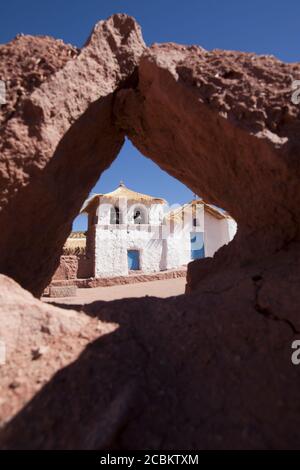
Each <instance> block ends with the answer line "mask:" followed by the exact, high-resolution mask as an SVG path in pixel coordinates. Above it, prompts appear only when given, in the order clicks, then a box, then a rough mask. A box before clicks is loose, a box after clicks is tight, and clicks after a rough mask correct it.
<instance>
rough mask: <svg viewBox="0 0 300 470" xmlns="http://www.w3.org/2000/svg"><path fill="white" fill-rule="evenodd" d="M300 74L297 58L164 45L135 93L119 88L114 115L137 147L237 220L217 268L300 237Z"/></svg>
mask: <svg viewBox="0 0 300 470" xmlns="http://www.w3.org/2000/svg"><path fill="white" fill-rule="evenodd" d="M299 77H300V65H299V64H284V63H282V62H280V61H279V60H277V59H275V58H274V57H272V56H256V55H254V54H245V53H240V52H227V51H219V50H216V51H212V52H208V51H205V50H204V49H201V48H199V47H194V46H191V47H184V46H178V45H176V44H162V45H154V46H153V47H151V48H150V49H148V50H147V51H146V52H145V53H144V54H143V56H142V58H141V61H140V65H139V84H138V87H137V89H136V90H132V89H131V90H121V91H120V92H119V94H118V101H117V106H116V108H115V113H116V116H117V117H118V119H119V123H120V126H121V127H122V128H123V129H124V130H125V132H126V133H127V135H128V136H129V137H130V139H131V140H132V142H133V144H134V145H135V146H136V147H137V148H138V149H139V150H140V151H141V152H142V153H143V154H144V155H146V156H147V157H150V158H151V159H152V160H154V161H155V162H156V163H157V164H158V165H159V166H160V167H161V168H162V169H164V170H165V171H167V172H168V173H170V174H171V175H172V176H174V177H175V178H177V179H179V180H180V181H182V182H183V183H185V184H186V185H187V186H189V187H190V188H191V189H192V190H193V191H194V192H195V193H196V194H199V195H201V196H202V197H203V198H204V199H206V200H207V201H209V202H210V203H213V204H217V205H219V206H221V207H223V208H225V209H227V210H228V211H229V212H230V214H231V215H232V216H233V217H234V218H235V219H236V220H237V222H238V227H239V231H238V235H237V237H236V240H235V242H234V243H233V244H232V246H231V247H230V251H227V249H226V250H222V255H221V256H222V260H221V261H220V262H221V264H224V262H225V261H226V260H225V258H226V257H228V258H229V263H230V264H232V262H234V261H235V260H236V261H239V262H240V260H241V259H242V262H243V263H248V262H252V261H253V260H254V258H255V257H256V259H257V258H258V259H260V258H261V257H262V256H265V255H267V254H269V253H274V252H275V251H276V250H278V249H280V248H281V247H283V246H285V245H286V244H287V243H289V242H291V241H292V240H299V235H300V234H299V230H298V227H299V222H300V215H299V214H300V212H299V205H300V193H299V191H298V181H299V170H300V166H299V161H300V160H299V157H300V146H299V132H300V119H299V118H300V108H299V106H298V105H295V104H293V103H292V102H291V97H292V80H293V79H296V78H299ZM226 252H227V254H226ZM217 260H218V256H217ZM208 263H209V261H208V262H206V264H208ZM198 265H199V263H198V262H196V263H195V266H193V267H192V269H193V270H194V271H195V270H196V267H197V266H198ZM202 266H203V263H202V262H201V263H200V266H199V269H201V267H202Z"/></svg>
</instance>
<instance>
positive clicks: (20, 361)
mask: <svg viewBox="0 0 300 470" xmlns="http://www.w3.org/2000/svg"><path fill="white" fill-rule="evenodd" d="M291 254H292V257H291V258H290V259H289V255H291ZM293 256H294V254H293V252H292V253H291V252H289V251H288V252H287V256H286V255H285V256H284V257H283V258H282V255H277V258H276V259H273V260H272V262H271V261H270V265H269V266H268V268H266V269H265V271H264V272H257V271H256V270H255V269H253V268H252V269H250V268H249V267H248V268H244V270H243V272H241V270H240V269H238V270H232V271H227V274H224V273H220V275H218V274H215V276H214V278H210V279H209V280H208V279H207V280H206V281H203V282H202V286H201V288H199V290H198V291H196V292H194V293H193V294H189V295H185V296H179V297H174V298H169V299H163V300H162V299H156V298H147V297H145V298H144V299H127V300H125V299H124V300H119V301H114V302H95V303H93V304H90V305H87V306H84V309H85V313H86V314H88V315H90V318H91V322H93V321H96V320H97V321H99V324H98V327H100V331H98V332H97V331H96V325H95V323H94V324H93V323H91V324H88V325H87V326H86V327H85V333H84V336H86V337H87V338H88V339H89V340H90V341H92V340H93V339H95V338H97V339H96V340H95V341H94V342H91V343H90V344H89V345H88V346H87V347H86V349H85V350H84V351H83V352H82V353H81V354H80V355H79V357H78V359H77V360H76V361H75V362H72V363H71V364H69V365H67V366H66V367H65V368H63V369H61V370H60V371H58V372H57V373H56V374H55V375H53V376H52V378H50V380H49V381H48V383H47V384H45V385H44V386H43V388H42V389H41V390H40V391H39V392H38V393H36V395H35V396H34V397H33V399H32V400H31V401H29V402H28V403H27V405H26V406H25V407H24V408H23V409H22V410H21V411H20V412H19V413H18V414H17V415H16V416H15V417H14V418H13V419H11V420H10V422H8V424H7V425H6V426H5V427H4V428H3V430H2V432H1V433H0V447H1V448H4V449H6V448H9V449H18V448H25V449H74V448H75V449H106V450H107V449H123V450H124V449H172V450H174V449H177V450H180V449H181V450H182V449H186V450H187V449H228V448H236V449H272V448H273V449H280V448H281V449H287V448H290V449H295V448H299V432H298V431H299V425H300V410H299V399H298V397H299V387H300V376H299V370H298V368H297V366H294V365H293V364H292V362H291V354H292V349H291V343H292V341H293V340H294V339H295V338H298V339H299V334H297V333H295V331H296V329H297V330H298V331H300V320H299V314H298V306H299V303H300V298H299V289H298V285H299V269H298V266H299V261H300V257H299V256H298V258H297V259H294V258H293ZM283 273H285V274H286V273H289V275H288V276H284V277H283V276H282V274H283ZM20 291H21V289H20ZM285 291H286V295H283V292H285ZM26 295H28V294H26ZM35 302H37V303H38V301H35ZM292 305H293V307H292ZM296 306H297V307H296ZM44 308H45V309H48V308H50V307H48V306H47V307H46V306H44ZM81 308H82V307H81ZM56 310H57V311H58V309H56ZM61 313H62V315H64V313H65V312H64V311H63V310H61ZM72 315H73V312H72ZM78 315H79V316H84V315H83V313H78ZM286 317H288V318H289V319H287V318H286ZM104 325H106V328H107V329H106V330H103V327H104ZM109 328H110V329H111V330H110V332H109ZM107 333H109V334H107ZM60 338H61V337H60ZM25 339H26V341H28V342H32V340H33V339H32V337H31V336H30V337H29V336H27V335H26V337H25ZM77 342H78V339H77V340H76V341H75V337H74V336H73V338H71V337H69V335H64V336H63V344H61V342H60V341H58V340H57V339H55V337H53V340H52V346H51V354H52V355H51V357H52V361H51V362H50V366H51V370H52V371H53V369H54V368H55V367H57V369H58V368H59V367H60V365H61V363H60V359H59V356H60V354H61V353H62V351H65V354H67V353H68V354H69V356H68V357H70V355H72V354H73V355H74V353H75V351H78V350H79V349H80V347H82V344H81V345H80V344H78V343H77ZM71 345H72V350H71V352H70V350H69V348H70V346H71ZM24 348H25V347H24ZM30 349H31V348H30ZM25 350H26V351H29V347H28V346H27V348H25ZM57 351H59V353H58V352H57ZM56 352H57V353H56ZM55 358H56V362H55ZM45 359H46V358H45ZM41 360H42V358H41V359H39V360H36V361H32V359H31V357H30V354H29V352H28V354H26V355H24V354H23V355H22V356H17V355H14V356H13V357H11V359H10V361H11V362H10V364H8V365H7V367H8V370H9V371H16V370H21V371H26V373H25V377H23V381H21V385H20V386H19V387H18V388H14V386H13V385H10V383H11V381H12V377H13V374H12V373H11V374H10V375H9V374H7V373H4V377H5V380H4V381H1V385H2V390H1V397H5V398H6V400H7V401H6V402H5V403H4V405H2V408H0V413H1V414H2V420H5V418H6V419H8V417H9V418H12V416H13V414H12V411H13V410H19V409H20V402H21V403H24V401H27V400H26V397H27V399H28V397H29V395H30V393H31V395H33V394H34V392H37V387H39V388H40V387H41V384H38V385H37V384H36V382H35V378H36V376H37V374H38V373H37V372H36V371H35V369H34V366H35V365H36V364H39V361H41ZM36 367H37V366H36ZM298 367H299V366H298ZM45 369H46V370H45ZM39 374H40V377H42V378H43V380H46V379H47V377H49V370H48V368H47V362H46V361H45V363H44V369H42V368H41V367H39ZM45 376H46V378H45ZM24 389H25V390H27V395H26V397H25V398H21V397H23V395H22V392H23V390H24ZM58 397H59V399H58ZM12 404H14V407H13V405H12ZM7 407H8V408H7Z"/></svg>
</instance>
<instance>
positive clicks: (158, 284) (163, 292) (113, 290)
mask: <svg viewBox="0 0 300 470" xmlns="http://www.w3.org/2000/svg"><path fill="white" fill-rule="evenodd" d="M185 283H186V279H185V277H179V278H176V279H164V280H161V281H151V282H139V283H136V284H126V285H118V286H110V287H93V288H86V289H84V288H82V289H77V295H76V297H65V298H55V297H51V298H49V297H43V298H42V300H43V301H45V302H58V303H65V304H70V305H76V304H77V305H78V304H88V303H90V302H94V301H95V300H116V299H124V298H128V297H145V296H146V295H149V296H154V297H161V298H164V297H170V296H173V295H180V294H184V289H185Z"/></svg>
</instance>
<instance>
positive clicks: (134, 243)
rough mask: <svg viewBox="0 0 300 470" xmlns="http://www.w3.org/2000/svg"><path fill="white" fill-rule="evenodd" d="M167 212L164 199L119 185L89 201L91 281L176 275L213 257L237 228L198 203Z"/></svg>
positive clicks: (85, 209) (224, 216) (221, 214)
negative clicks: (194, 262)
mask: <svg viewBox="0 0 300 470" xmlns="http://www.w3.org/2000/svg"><path fill="white" fill-rule="evenodd" d="M167 208H168V206H167V203H166V201H165V200H164V199H161V198H158V197H152V196H149V195H147V194H141V193H138V192H136V191H133V190H131V189H129V188H127V187H126V186H125V185H124V183H122V182H121V183H120V185H119V187H118V188H117V189H116V190H114V191H112V192H110V193H106V194H94V195H92V196H91V197H90V198H88V199H87V201H86V202H85V203H84V205H83V207H82V209H81V213H86V214H87V215H88V230H87V241H86V250H87V253H88V254H89V256H90V258H91V259H92V262H93V269H92V270H93V273H92V275H93V277H96V278H99V277H114V276H126V275H128V274H130V273H134V272H135V271H140V272H144V273H154V272H158V271H164V270H168V269H177V268H180V267H182V266H185V265H187V264H188V263H189V262H190V261H192V260H194V259H198V258H203V257H206V256H213V255H214V253H215V252H216V251H217V250H218V249H219V248H220V247H221V246H222V245H224V244H226V243H229V242H230V240H232V238H233V237H234V235H235V232H236V229H237V226H236V222H235V221H234V220H233V219H232V218H231V217H230V216H229V215H228V214H227V213H226V212H224V211H222V210H220V209H218V208H216V207H215V206H212V205H210V204H207V203H205V202H204V201H203V200H202V199H194V200H193V201H191V202H190V203H188V204H185V205H183V206H180V207H177V208H176V209H173V210H169V211H167Z"/></svg>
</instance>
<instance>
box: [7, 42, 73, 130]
mask: <svg viewBox="0 0 300 470" xmlns="http://www.w3.org/2000/svg"><path fill="white" fill-rule="evenodd" d="M78 52H79V51H77V49H76V48H75V47H73V46H71V45H68V44H65V43H64V42H63V41H61V40H58V39H53V38H50V37H47V36H24V35H22V34H21V35H18V36H17V37H16V38H15V39H14V40H13V41H11V42H9V43H8V44H2V45H0V80H4V81H5V85H6V101H7V103H6V104H5V105H3V106H2V107H1V112H0V124H3V123H4V122H5V121H7V120H8V119H11V118H12V117H13V115H14V113H15V112H16V110H17V109H18V107H19V104H21V106H22V101H23V100H24V99H25V98H26V97H28V96H29V95H30V94H31V93H32V92H33V91H34V90H35V89H36V88H38V87H39V86H40V85H41V84H42V83H43V82H44V81H45V80H47V79H48V78H49V77H50V75H52V74H54V73H55V72H56V71H57V70H59V69H61V68H62V67H63V66H64V65H65V64H66V63H67V61H68V60H70V59H72V58H74V57H76V56H77V55H78Z"/></svg>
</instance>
